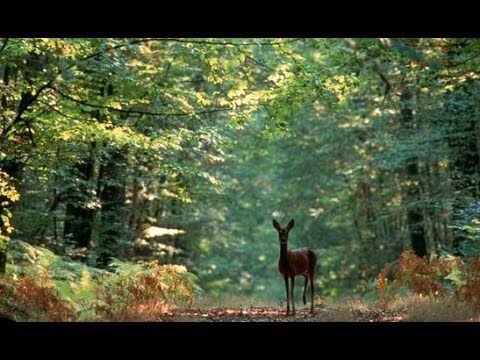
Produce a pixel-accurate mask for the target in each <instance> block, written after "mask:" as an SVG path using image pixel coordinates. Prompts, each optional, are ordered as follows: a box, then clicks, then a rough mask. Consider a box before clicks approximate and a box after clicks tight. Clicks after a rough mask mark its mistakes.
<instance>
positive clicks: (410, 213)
mask: <svg viewBox="0 0 480 360" xmlns="http://www.w3.org/2000/svg"><path fill="white" fill-rule="evenodd" d="M400 101H401V103H402V111H401V121H402V123H403V126H404V128H405V130H406V131H407V132H409V133H412V132H413V130H414V119H413V110H412V104H411V101H412V92H411V89H409V88H408V86H404V87H403V88H402V92H401V96H400ZM404 171H405V175H406V180H407V181H408V182H409V184H408V185H407V190H406V194H405V202H406V206H407V223H408V229H409V232H410V241H411V245H412V249H413V251H414V252H415V254H416V255H417V256H419V257H424V256H426V255H427V253H428V250H427V241H426V237H425V228H424V219H423V211H422V207H421V205H420V202H421V199H420V184H419V181H418V180H419V170H418V158H417V156H416V155H411V156H410V157H409V158H408V159H407V161H406V166H405V169H404Z"/></svg>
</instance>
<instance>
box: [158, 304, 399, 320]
mask: <svg viewBox="0 0 480 360" xmlns="http://www.w3.org/2000/svg"><path fill="white" fill-rule="evenodd" d="M403 316H404V314H403V313H401V312H398V311H393V310H378V309H376V310H374V309H353V308H342V309H335V308H329V307H322V308H320V309H316V313H315V315H311V314H309V312H308V309H297V313H296V315H295V317H293V316H288V317H287V316H285V309H280V308H275V307H250V308H214V309H209V310H200V309H197V310H183V311H177V312H173V313H172V314H169V315H167V316H163V317H162V319H161V321H173V322H183V321H188V322H292V321H295V322H315V321H363V322H379V321H385V322H398V321H403Z"/></svg>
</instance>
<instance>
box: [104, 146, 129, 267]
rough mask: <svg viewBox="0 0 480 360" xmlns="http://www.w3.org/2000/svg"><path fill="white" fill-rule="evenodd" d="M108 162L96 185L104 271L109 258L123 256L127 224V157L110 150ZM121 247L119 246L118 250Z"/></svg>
mask: <svg viewBox="0 0 480 360" xmlns="http://www.w3.org/2000/svg"><path fill="white" fill-rule="evenodd" d="M107 154H108V155H107V159H105V160H104V163H103V164H102V165H101V167H100V174H99V184H100V186H101V191H100V203H101V206H102V210H101V215H100V230H99V232H100V234H99V239H98V259H97V264H98V265H99V266H103V267H106V266H107V265H108V264H109V263H110V261H111V260H112V257H113V256H115V255H117V254H118V253H119V252H120V255H121V253H122V252H123V250H124V248H123V245H122V244H123V241H124V237H125V223H126V222H127V218H126V217H127V216H126V209H125V200H126V194H125V193H126V180H125V178H126V154H125V152H124V151H123V150H121V149H117V148H110V149H108V151H107ZM119 245H120V246H119Z"/></svg>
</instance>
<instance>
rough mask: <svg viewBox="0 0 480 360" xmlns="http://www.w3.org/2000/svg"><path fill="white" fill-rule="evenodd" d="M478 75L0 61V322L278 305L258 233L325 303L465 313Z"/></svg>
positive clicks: (232, 57) (329, 43)
mask: <svg viewBox="0 0 480 360" xmlns="http://www.w3.org/2000/svg"><path fill="white" fill-rule="evenodd" d="M479 71H480V41H479V40H478V39H463V38H462V39H442V38H438V39H390V38H380V39H166V38H164V39H162V38H159V39H8V38H5V39H0V116H1V119H0V273H1V274H4V275H3V277H2V279H3V280H2V285H0V286H1V287H0V296H1V298H0V314H4V315H5V314H7V315H8V314H10V315H11V314H15V316H14V317H15V318H16V319H17V320H29V319H34V320H42V319H54V320H72V319H73V320H78V319H80V320H82V319H90V318H104V319H127V318H128V311H137V315H136V316H139V315H138V314H143V315H141V317H139V318H141V319H146V320H152V319H153V318H152V317H150V316H148V315H145V314H149V313H150V312H151V311H158V312H162V311H163V312H164V311H169V309H170V305H172V304H175V306H183V305H187V306H188V304H189V303H191V301H193V299H194V298H195V297H197V298H198V297H199V296H200V297H201V296H220V297H221V296H228V295H229V294H241V295H242V296H246V297H249V298H256V299H263V300H269V301H277V302H279V301H284V291H285V290H284V286H283V280H282V278H281V276H280V274H279V272H278V267H277V262H278V256H279V243H278V234H277V232H276V231H275V229H274V228H273V227H272V218H276V219H278V220H279V221H280V223H281V224H286V222H287V221H288V220H289V219H291V218H294V219H295V224H296V225H295V228H294V229H293V230H292V232H291V234H290V246H291V247H304V246H310V247H311V248H313V249H315V251H316V253H317V255H318V257H319V261H318V268H317V279H316V287H317V289H319V295H320V296H321V297H323V298H329V299H333V300H334V299H336V298H338V297H340V296H366V297H371V298H372V299H380V301H381V302H383V303H387V302H388V301H390V300H391V299H390V298H389V297H388V296H390V295H391V294H393V293H397V292H399V293H401V292H402V288H403V287H405V288H409V291H414V292H417V293H418V292H420V293H422V292H423V293H431V294H434V295H435V294H444V293H445V292H442V291H441V289H440V286H442V289H444V290H445V291H446V292H448V291H450V292H451V293H454V292H455V293H457V294H458V293H461V294H464V295H465V294H467V295H468V294H471V293H472V291H473V290H474V289H480V285H479V284H478V282H479V281H480V280H479V279H477V278H472V277H471V276H470V275H468V274H471V270H472V269H476V267H475V266H476V265H475V264H476V263H475V261H476V260H475V259H477V257H478V255H479V251H480V233H479V223H480V177H479V173H480V158H479V149H478V141H479V139H480V132H479V124H478V123H479V119H480V117H479V116H480V113H479V109H480V103H479V102H480V98H479V96H478V94H479V93H480V80H479V76H480V75H479ZM408 250H410V251H411V252H405V251H408ZM402 253H403V257H401V255H402ZM412 254H413V255H412ZM411 256H413V258H412V257H411ZM415 258H424V260H420V259H418V261H420V262H417V261H416V260H412V259H415ZM397 259H400V260H399V262H400V269H399V270H397V275H398V274H400V275H398V276H397V277H396V282H393V283H388V284H387V282H388V281H387V279H390V275H389V274H388V271H387V270H386V265H387V264H389V263H392V262H394V261H396V260H397ZM402 259H403V260H402ZM405 259H407V260H408V261H407V260H405ZM446 259H448V261H447V260H446ZM451 259H455V261H456V262H452V261H450V260H451ZM421 261H425V263H422V262H421ZM447 262H448V264H449V265H448V266H447V265H441V264H446V263H447ZM435 264H437V265H435ZM452 264H454V265H452ZM436 266H437V267H436ZM387 267H388V265H387ZM409 269H410V270H409ZM412 269H416V270H415V271H413V270H412ZM422 269H423V270H422ZM417 270H418V271H417ZM422 271H423V272H422ZM379 274H380V275H379ZM405 274H407V275H405ZM415 274H421V275H422V276H423V278H422V279H423V280H424V281H423V280H422V286H419V285H418V283H417V282H415V281H416V280H415V281H413V280H412V279H413V278H414V277H415V276H416V275H415ZM469 276H470V277H469ZM154 279H156V280H154ZM417 280H418V279H417ZM437 280H438V283H437V282H435V281H437ZM390 281H391V280H390ZM412 281H413V282H412ZM390 284H392V288H391V289H387V287H388V286H390ZM432 284H433V285H432ZM427 285H428V286H427ZM430 285H431V286H430ZM437 285H438V286H437ZM466 286H467V288H465V287H466ZM427 288H428V290H425V289H427ZM416 289H417V290H418V291H417V290H416ZM447 290H448V291H447ZM22 291H23V293H22ZM35 291H37V293H38V294H39V295H38V298H41V299H50V298H52V299H53V298H55V299H57V300H56V301H57V302H58V303H55V304H56V305H55V306H54V305H52V304H54V302H52V301H53V300H52V301H50V300H49V301H46V300H45V301H46V303H48V304H50V305H48V306H47V305H45V306H44V307H40V308H41V311H40V310H38V311H33V310H32V307H33V305H32V304H30V305H29V303H28V301H27V298H28V296H26V295H25V294H31V293H34V292H35ZM48 291H50V292H48ZM159 293H160V294H161V295H160V296H159V295H158V294H159ZM387 293H388V294H390V295H388V296H387ZM22 294H23V295H22ZM467 295H465V296H464V297H463V298H462V299H463V300H466V301H471V302H472V303H473V304H474V305H475V304H477V300H475V299H472V298H471V296H470V295H468V296H467ZM153 299H155V301H153ZM146 303H148V304H149V306H150V307H148V306H147V307H146V308H145V307H142V306H144V305H145V304H146ZM126 304H129V306H130V307H129V308H128V309H127V308H126ZM132 304H133V305H132ZM182 304H183V305H182ZM37 305H38V304H36V305H35V306H37ZM52 306H53V307H55V309H56V310H55V313H56V314H57V316H59V317H53V318H49V317H48V316H50V315H49V314H50V313H49V311H50V310H51V309H52ZM40 308H39V309H40ZM42 309H43V310H42ZM49 309H50V310H49ZM132 309H134V310H132ZM42 311H44V312H45V314H43V313H42ZM42 314H43V315H42ZM58 314H60V315H58ZM119 314H121V315H119ZM5 316H6V315H5Z"/></svg>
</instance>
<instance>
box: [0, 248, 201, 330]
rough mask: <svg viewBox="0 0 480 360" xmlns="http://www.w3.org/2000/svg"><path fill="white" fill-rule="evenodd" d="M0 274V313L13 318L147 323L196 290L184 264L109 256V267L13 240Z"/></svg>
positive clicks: (182, 303) (187, 302)
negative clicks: (93, 265) (165, 263)
mask: <svg viewBox="0 0 480 360" xmlns="http://www.w3.org/2000/svg"><path fill="white" fill-rule="evenodd" d="M9 256H10V257H9V261H8V264H7V272H6V274H5V275H3V276H2V277H0V317H4V318H9V319H11V320H15V321H153V320H159V319H160V318H161V316H162V315H165V314H168V313H169V312H171V311H172V310H173V309H174V308H176V307H178V306H186V307H189V306H191V305H192V302H193V299H194V296H195V295H196V294H198V292H199V291H200V289H199V288H198V287H197V286H196V285H195V280H196V279H195V277H194V275H193V274H191V273H189V272H188V271H187V269H186V268H185V267H184V266H179V265H169V264H168V265H160V264H159V263H158V262H156V261H152V262H144V263H131V262H124V261H120V260H117V259H115V260H114V261H112V263H111V264H110V266H111V271H106V270H101V269H97V268H94V267H90V266H87V265H85V264H83V263H80V262H75V261H68V260H65V259H62V258H61V257H60V256H58V255H55V254H54V253H53V252H51V251H50V250H48V249H45V248H42V247H37V246H31V245H29V244H27V243H25V242H22V241H18V240H13V241H12V242H11V249H10V251H9Z"/></svg>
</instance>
